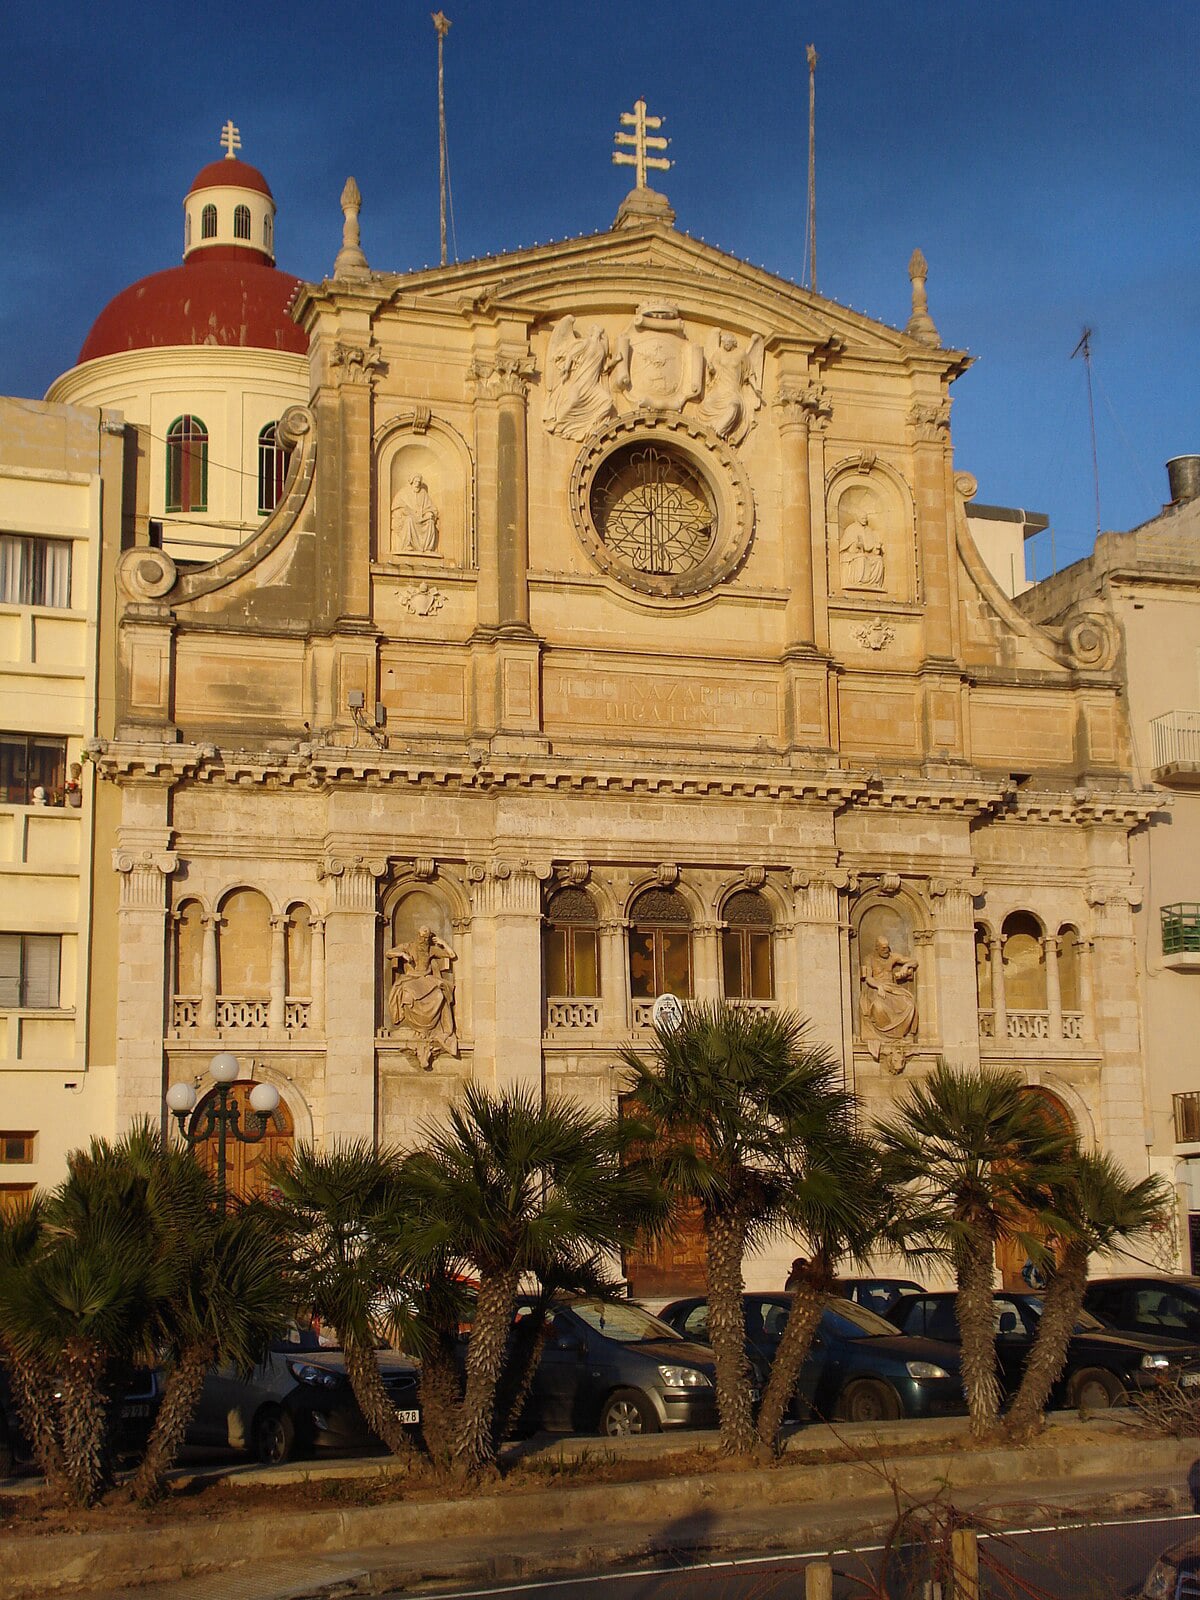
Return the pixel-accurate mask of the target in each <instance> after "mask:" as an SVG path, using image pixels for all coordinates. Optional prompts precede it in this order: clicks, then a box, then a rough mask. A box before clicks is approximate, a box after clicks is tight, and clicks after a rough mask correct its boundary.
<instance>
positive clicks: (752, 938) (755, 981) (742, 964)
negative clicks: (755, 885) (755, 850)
mask: <svg viewBox="0 0 1200 1600" xmlns="http://www.w3.org/2000/svg"><path fill="white" fill-rule="evenodd" d="M771 921H772V918H771V908H770V906H769V905H768V904H767V902H766V900H765V899H764V898H763V897H762V895H761V894H755V893H754V892H753V891H752V890H749V889H742V890H739V891H738V893H737V894H731V895H730V897H729V899H728V900H726V902H725V923H726V926H725V927H724V928H723V929H722V930H721V972H722V976H723V978H724V984H725V998H726V999H727V1000H774V998H775V969H774V963H773V962H772V960H771Z"/></svg>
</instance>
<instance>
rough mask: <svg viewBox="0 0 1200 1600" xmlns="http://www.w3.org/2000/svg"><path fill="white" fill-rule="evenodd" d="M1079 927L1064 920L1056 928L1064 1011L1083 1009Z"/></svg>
mask: <svg viewBox="0 0 1200 1600" xmlns="http://www.w3.org/2000/svg"><path fill="white" fill-rule="evenodd" d="M1082 943H1083V941H1082V939H1081V937H1080V933H1079V929H1078V928H1077V927H1075V926H1074V924H1073V923H1070V922H1065V923H1063V925H1062V927H1060V928H1059V930H1058V989H1059V994H1060V996H1061V999H1062V1008H1063V1010H1064V1011H1082V1010H1083V976H1082V967H1083V950H1082Z"/></svg>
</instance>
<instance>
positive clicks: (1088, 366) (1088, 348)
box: [1071, 328, 1100, 539]
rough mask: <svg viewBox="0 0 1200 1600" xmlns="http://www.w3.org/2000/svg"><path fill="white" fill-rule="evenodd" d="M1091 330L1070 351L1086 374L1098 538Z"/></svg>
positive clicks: (1097, 481)
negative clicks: (1081, 359)
mask: <svg viewBox="0 0 1200 1600" xmlns="http://www.w3.org/2000/svg"><path fill="white" fill-rule="evenodd" d="M1094 331H1095V330H1094V329H1093V328H1085V329H1084V330H1083V332H1082V333H1081V334H1080V335H1079V343H1078V344H1077V345H1076V346H1075V348H1074V350H1072V351H1071V360H1072V361H1074V359H1075V357H1076V356H1078V355H1082V357H1083V367H1084V371H1085V372H1086V373H1087V397H1088V423H1089V425H1090V427H1091V430H1092V487H1093V489H1094V490H1095V494H1096V537H1097V539H1098V538H1099V537H1100V462H1099V458H1098V457H1097V455H1096V405H1095V402H1094V400H1093V399H1092V334H1093V333H1094Z"/></svg>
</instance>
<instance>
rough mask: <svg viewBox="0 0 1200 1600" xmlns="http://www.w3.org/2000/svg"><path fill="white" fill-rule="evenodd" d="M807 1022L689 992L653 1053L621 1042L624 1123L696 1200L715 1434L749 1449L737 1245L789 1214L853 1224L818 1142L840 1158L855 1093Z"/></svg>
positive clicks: (778, 1403)
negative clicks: (630, 1112) (694, 997)
mask: <svg viewBox="0 0 1200 1600" xmlns="http://www.w3.org/2000/svg"><path fill="white" fill-rule="evenodd" d="M806 1029H807V1023H806V1021H805V1020H804V1019H803V1018H802V1017H799V1016H797V1015H796V1014H795V1013H792V1012H771V1013H763V1012H754V1011H749V1010H746V1009H745V1008H743V1007H739V1006H733V1005H730V1004H728V1003H723V1002H722V1003H715V1004H705V1005H694V1006H689V1007H688V1008H687V1010H686V1011H685V1012H684V1015H683V1020H682V1021H681V1022H680V1024H679V1026H678V1027H676V1028H674V1029H663V1028H659V1029H657V1030H656V1034H655V1042H654V1053H653V1055H652V1057H651V1059H650V1060H649V1061H645V1060H643V1059H642V1057H641V1056H640V1055H639V1054H638V1053H637V1051H636V1050H633V1049H628V1050H625V1051H623V1052H622V1059H623V1060H624V1062H625V1064H626V1066H627V1067H628V1068H629V1070H630V1073H631V1075H632V1081H631V1084H630V1088H631V1091H632V1102H631V1103H632V1104H633V1105H634V1106H635V1107H636V1111H635V1113H634V1117H633V1118H632V1119H631V1131H633V1132H636V1134H637V1136H638V1138H639V1139H640V1140H642V1141H643V1143H644V1148H645V1150H646V1151H647V1152H648V1157H649V1159H650V1160H652V1162H653V1164H654V1167H655V1168H656V1170H657V1171H658V1173H659V1175H660V1177H661V1181H662V1182H663V1184H664V1187H665V1188H666V1190H667V1192H668V1193H669V1194H670V1195H671V1196H672V1198H673V1200H674V1201H675V1203H676V1205H677V1207H679V1208H682V1207H684V1206H686V1205H688V1204H689V1203H690V1204H692V1205H694V1206H698V1207H699V1210H700V1215H701V1219H702V1225H703V1230H704V1242H705V1255H706V1261H707V1270H708V1302H709V1314H708V1329H709V1339H710V1341H711V1343H712V1346H713V1350H714V1352H715V1354H716V1364H717V1406H718V1410H719V1413H720V1418H721V1447H722V1449H723V1450H724V1451H725V1452H726V1453H728V1454H731V1455H747V1454H750V1453H752V1452H753V1450H754V1448H755V1442H756V1433H755V1427H754V1418H753V1411H752V1402H751V1392H750V1365H749V1360H748V1357H747V1354H746V1336H745V1319H744V1316H743V1311H742V1292H743V1288H744V1277H743V1263H744V1261H745V1257H746V1253H747V1251H748V1250H750V1249H752V1248H753V1247H754V1246H756V1245H759V1244H761V1243H763V1242H764V1241H765V1240H767V1239H768V1238H770V1237H772V1236H773V1235H778V1234H781V1233H783V1232H786V1231H788V1230H789V1226H790V1225H791V1224H792V1223H794V1222H799V1223H800V1225H801V1226H804V1227H807V1226H810V1225H811V1226H812V1227H813V1228H814V1230H817V1231H819V1230H821V1229H824V1228H828V1229H829V1230H830V1232H831V1233H838V1232H839V1231H840V1230H843V1229H844V1230H846V1231H847V1232H852V1229H853V1224H852V1222H851V1220H850V1215H849V1214H850V1211H851V1210H852V1208H853V1205H854V1201H855V1196H853V1195H852V1194H851V1193H849V1192H846V1193H844V1194H841V1195H839V1194H838V1192H837V1181H836V1178H833V1179H831V1178H830V1173H829V1171H828V1169H827V1167H826V1166H825V1165H824V1164H823V1162H822V1158H821V1156H820V1153H819V1152H820V1150H821V1148H822V1145H827V1146H828V1148H829V1149H830V1152H831V1156H830V1161H829V1163H828V1167H829V1168H836V1166H837V1165H838V1162H839V1161H840V1160H841V1159H842V1157H841V1155H840V1154H839V1155H834V1154H833V1152H834V1151H835V1150H836V1151H841V1150H843V1149H844V1148H845V1146H846V1144H847V1141H850V1142H852V1123H853V1109H854V1099H853V1096H852V1095H850V1094H848V1093H847V1092H846V1091H845V1090H844V1089H842V1088H841V1087H840V1081H841V1069H840V1068H839V1066H838V1065H837V1063H836V1062H835V1061H834V1059H833V1057H832V1056H831V1055H830V1054H829V1052H828V1051H826V1050H825V1049H824V1048H823V1047H820V1046H817V1045H812V1044H810V1043H809V1042H808V1041H807V1039H806V1037H805V1034H806ZM835 1219H836V1220H835ZM814 1303H815V1311H814V1310H813V1307H812V1306H809V1307H807V1308H804V1309H802V1311H801V1316H800V1318H799V1319H798V1321H797V1324H796V1328H795V1331H794V1333H793V1337H792V1341H791V1343H790V1344H789V1347H788V1351H787V1353H786V1356H785V1363H784V1367H783V1368H782V1369H780V1374H779V1377H778V1379H777V1380H776V1382H775V1386H774V1389H773V1390H772V1391H771V1393H770V1412H769V1415H768V1419H767V1422H766V1424H765V1426H766V1427H767V1429H768V1431H769V1433H770V1438H771V1440H772V1442H773V1440H774V1437H775V1434H776V1433H777V1431H778V1426H779V1420H780V1418H781V1417H782V1415H783V1410H784V1409H785V1408H786V1406H787V1403H788V1401H789V1400H790V1398H791V1390H792V1388H794V1386H795V1379H796V1375H797V1374H798V1373H799V1370H800V1364H801V1363H802V1361H803V1358H804V1351H805V1349H806V1348H807V1345H808V1343H809V1342H810V1341H811V1337H812V1331H813V1328H814V1327H815V1325H816V1321H817V1318H818V1317H819V1315H820V1299H819V1297H818V1298H815V1302H814ZM797 1351H798V1355H797ZM789 1384H790V1387H789ZM785 1391H786V1392H785ZM772 1418H774V1423H773V1424H772V1421H771V1419H772Z"/></svg>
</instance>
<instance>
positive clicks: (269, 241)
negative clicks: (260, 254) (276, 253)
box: [263, 212, 275, 254]
mask: <svg viewBox="0 0 1200 1600" xmlns="http://www.w3.org/2000/svg"><path fill="white" fill-rule="evenodd" d="M273 233H274V229H273V228H272V226H271V214H270V212H268V213H267V215H266V216H265V217H264V218H263V249H264V250H266V251H267V252H268V254H269V253H270V252H271V251H273V250H274V248H275V244H274V239H273V237H272V235H273Z"/></svg>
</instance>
